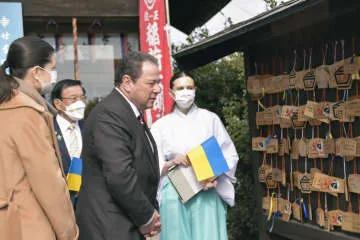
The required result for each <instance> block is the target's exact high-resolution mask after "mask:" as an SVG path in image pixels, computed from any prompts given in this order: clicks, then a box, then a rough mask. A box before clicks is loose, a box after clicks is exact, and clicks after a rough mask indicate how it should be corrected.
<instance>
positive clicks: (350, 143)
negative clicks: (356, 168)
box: [335, 137, 356, 157]
mask: <svg viewBox="0 0 360 240" xmlns="http://www.w3.org/2000/svg"><path fill="white" fill-rule="evenodd" d="M335 153H336V155H338V156H341V157H347V156H355V155H356V141H355V140H354V139H352V138H343V137H340V138H338V139H336V141H335Z"/></svg>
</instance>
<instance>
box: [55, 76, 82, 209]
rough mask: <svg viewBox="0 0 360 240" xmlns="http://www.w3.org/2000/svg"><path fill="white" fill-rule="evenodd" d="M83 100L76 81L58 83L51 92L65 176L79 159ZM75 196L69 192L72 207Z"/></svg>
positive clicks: (72, 192) (74, 193)
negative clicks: (73, 162)
mask: <svg viewBox="0 0 360 240" xmlns="http://www.w3.org/2000/svg"><path fill="white" fill-rule="evenodd" d="M85 100H86V97H85V89H84V88H83V87H82V85H81V82H80V81H78V80H71V79H65V80H62V81H59V82H57V83H56V84H55V86H54V88H53V90H52V92H51V102H52V104H53V106H54V107H55V108H56V109H57V110H58V115H57V116H56V117H55V118H54V128H55V135H56V138H57V140H58V143H59V148H60V152H61V158H62V165H63V169H64V173H65V176H67V174H68V171H69V167H70V164H71V161H72V159H73V158H74V157H76V158H79V157H80V154H81V150H82V128H83V125H84V122H83V120H82V119H83V118H84V110H85ZM76 196H77V191H70V198H71V201H72V203H73V205H74V207H75V203H76Z"/></svg>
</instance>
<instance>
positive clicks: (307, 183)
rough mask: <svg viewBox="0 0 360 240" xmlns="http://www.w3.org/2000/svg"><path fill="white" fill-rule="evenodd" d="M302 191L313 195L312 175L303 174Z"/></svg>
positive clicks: (301, 179)
mask: <svg viewBox="0 0 360 240" xmlns="http://www.w3.org/2000/svg"><path fill="white" fill-rule="evenodd" d="M299 186H300V191H301V192H302V193H311V176H310V174H307V173H306V174H302V176H301V178H300V179H299Z"/></svg>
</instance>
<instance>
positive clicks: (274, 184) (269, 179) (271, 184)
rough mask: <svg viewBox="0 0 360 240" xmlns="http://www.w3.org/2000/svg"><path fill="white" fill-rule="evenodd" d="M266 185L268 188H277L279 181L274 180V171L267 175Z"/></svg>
mask: <svg viewBox="0 0 360 240" xmlns="http://www.w3.org/2000/svg"><path fill="white" fill-rule="evenodd" d="M265 180H266V187H267V188H268V189H274V188H277V185H278V183H277V182H276V181H275V180H274V178H273V175H272V172H270V173H269V174H268V175H267V176H266V177H265Z"/></svg>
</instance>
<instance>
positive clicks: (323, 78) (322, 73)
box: [315, 65, 331, 89]
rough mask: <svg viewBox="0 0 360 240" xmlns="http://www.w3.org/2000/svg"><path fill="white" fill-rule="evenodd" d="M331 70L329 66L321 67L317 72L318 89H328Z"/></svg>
mask: <svg viewBox="0 0 360 240" xmlns="http://www.w3.org/2000/svg"><path fill="white" fill-rule="evenodd" d="M330 74H331V73H330V69H329V66H327V65H321V66H319V67H317V68H316V70H315V82H316V85H317V86H318V88H320V89H322V88H328V87H329V81H330Z"/></svg>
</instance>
